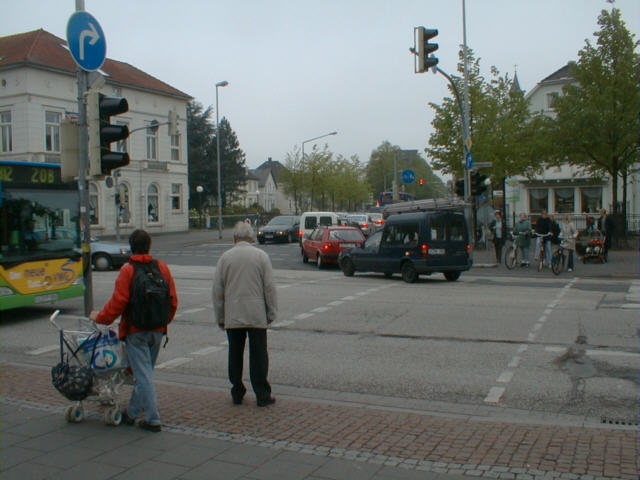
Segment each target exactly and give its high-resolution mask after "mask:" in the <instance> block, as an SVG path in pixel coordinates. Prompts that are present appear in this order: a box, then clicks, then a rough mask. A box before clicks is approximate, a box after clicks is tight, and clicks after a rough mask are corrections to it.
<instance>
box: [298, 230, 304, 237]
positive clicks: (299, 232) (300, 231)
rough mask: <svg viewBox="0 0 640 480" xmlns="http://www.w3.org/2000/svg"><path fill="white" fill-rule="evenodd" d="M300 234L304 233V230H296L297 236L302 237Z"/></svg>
mask: <svg viewBox="0 0 640 480" xmlns="http://www.w3.org/2000/svg"><path fill="white" fill-rule="evenodd" d="M302 235H304V232H303V231H302V230H299V231H298V237H300V238H302Z"/></svg>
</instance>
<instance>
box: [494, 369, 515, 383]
mask: <svg viewBox="0 0 640 480" xmlns="http://www.w3.org/2000/svg"><path fill="white" fill-rule="evenodd" d="M513 373H514V372H513V370H505V371H504V372H502V373H501V374H500V376H499V377H498V378H497V380H496V382H498V383H509V382H510V381H511V379H512V378H513Z"/></svg>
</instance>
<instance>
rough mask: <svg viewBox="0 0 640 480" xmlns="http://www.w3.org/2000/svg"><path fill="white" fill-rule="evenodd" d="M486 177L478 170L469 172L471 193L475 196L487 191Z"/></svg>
mask: <svg viewBox="0 0 640 480" xmlns="http://www.w3.org/2000/svg"><path fill="white" fill-rule="evenodd" d="M486 179H487V176H486V175H483V174H481V173H480V172H475V171H474V172H471V195H473V196H474V197H475V196H478V195H482V194H483V193H484V192H486V191H487V185H486V184H485V180H486Z"/></svg>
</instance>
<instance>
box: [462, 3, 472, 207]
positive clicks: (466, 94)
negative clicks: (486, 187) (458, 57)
mask: <svg viewBox="0 0 640 480" xmlns="http://www.w3.org/2000/svg"><path fill="white" fill-rule="evenodd" d="M462 43H463V50H462V51H463V65H464V115H463V116H462V121H463V123H462V128H463V134H464V146H463V149H462V152H463V154H462V164H463V165H464V198H465V200H468V199H469V197H470V196H471V179H470V175H469V169H468V168H467V161H466V160H467V159H466V154H467V152H469V151H470V150H471V147H470V143H471V136H470V131H469V127H470V125H469V120H470V118H469V106H470V105H469V52H468V50H467V9H466V2H465V0H462Z"/></svg>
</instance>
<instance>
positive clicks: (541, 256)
mask: <svg viewBox="0 0 640 480" xmlns="http://www.w3.org/2000/svg"><path fill="white" fill-rule="evenodd" d="M534 235H535V236H536V237H539V238H540V247H539V248H538V251H537V252H536V257H535V258H536V260H537V261H538V271H539V272H541V271H542V268H543V267H544V262H545V260H546V258H547V255H546V253H547V251H546V249H547V248H550V247H547V241H546V238H547V237H550V236H551V233H544V234H541V233H536V232H534Z"/></svg>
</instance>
